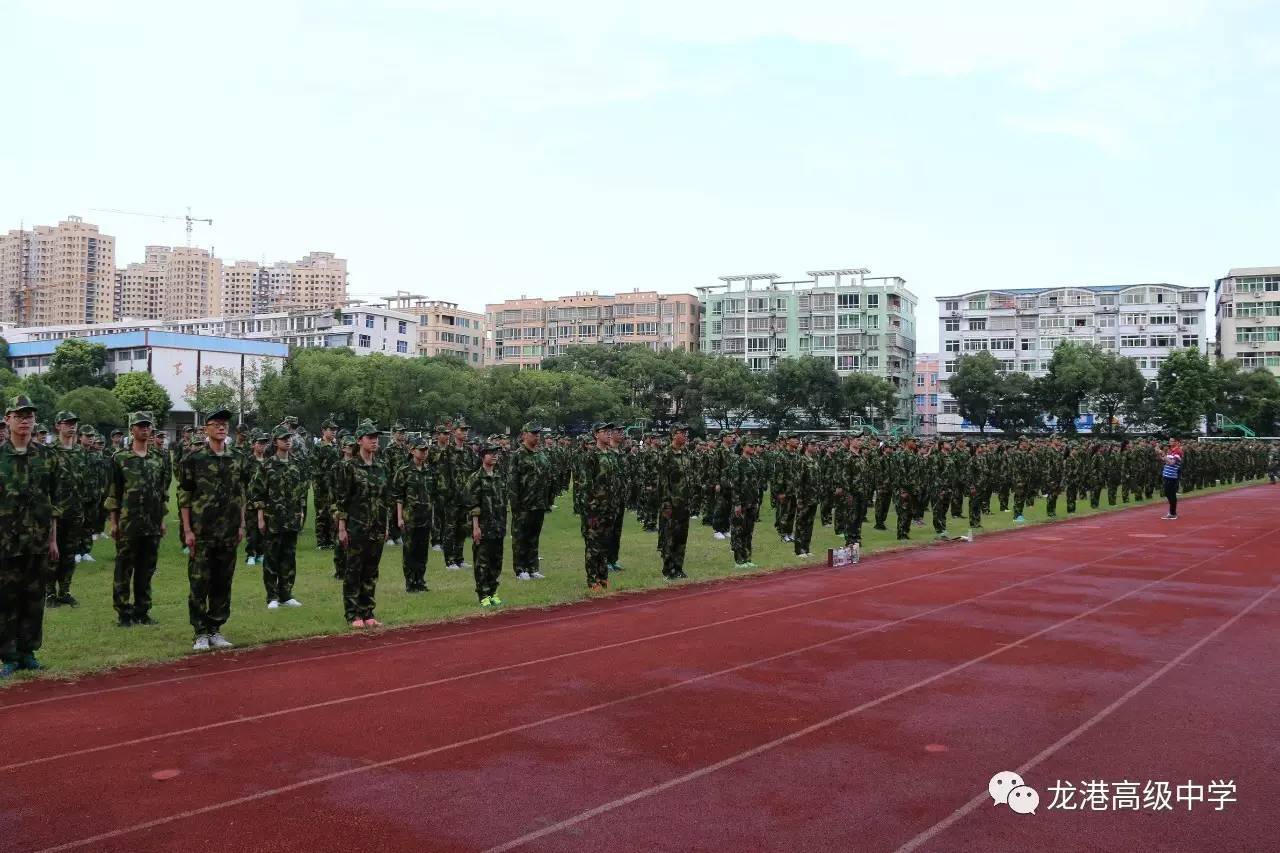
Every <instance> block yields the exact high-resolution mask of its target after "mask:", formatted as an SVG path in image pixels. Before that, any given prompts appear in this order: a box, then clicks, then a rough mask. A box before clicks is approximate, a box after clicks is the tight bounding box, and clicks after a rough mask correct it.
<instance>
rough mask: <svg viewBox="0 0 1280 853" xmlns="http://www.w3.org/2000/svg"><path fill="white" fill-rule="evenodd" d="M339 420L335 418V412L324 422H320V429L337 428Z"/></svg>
mask: <svg viewBox="0 0 1280 853" xmlns="http://www.w3.org/2000/svg"><path fill="white" fill-rule="evenodd" d="M337 428H338V422H337V421H336V420H335V419H334V417H333V414H332V413H330V415H329V417H327V418H325V419H324V423H322V424H320V429H337Z"/></svg>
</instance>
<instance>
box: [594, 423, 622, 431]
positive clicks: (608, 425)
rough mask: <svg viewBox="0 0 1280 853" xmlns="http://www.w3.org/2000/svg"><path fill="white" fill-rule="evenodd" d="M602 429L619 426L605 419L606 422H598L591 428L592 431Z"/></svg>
mask: <svg viewBox="0 0 1280 853" xmlns="http://www.w3.org/2000/svg"><path fill="white" fill-rule="evenodd" d="M602 429H617V427H616V426H615V425H614V424H612V423H611V422H609V421H604V422H602V423H598V424H596V425H595V426H594V427H592V428H591V431H592V432H599V431H600V430H602Z"/></svg>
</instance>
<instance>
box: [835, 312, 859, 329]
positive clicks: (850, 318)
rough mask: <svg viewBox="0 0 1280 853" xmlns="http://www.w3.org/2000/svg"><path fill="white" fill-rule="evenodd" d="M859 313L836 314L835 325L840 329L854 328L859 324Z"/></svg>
mask: <svg viewBox="0 0 1280 853" xmlns="http://www.w3.org/2000/svg"><path fill="white" fill-rule="evenodd" d="M861 320H862V315H861V314H838V315H836V326H837V328H840V329H856V328H858V327H859V325H860V324H861Z"/></svg>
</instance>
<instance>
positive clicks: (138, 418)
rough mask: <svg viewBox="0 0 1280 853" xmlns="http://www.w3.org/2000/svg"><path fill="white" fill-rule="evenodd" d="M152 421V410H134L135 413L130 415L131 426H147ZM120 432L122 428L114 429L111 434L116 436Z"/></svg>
mask: <svg viewBox="0 0 1280 853" xmlns="http://www.w3.org/2000/svg"><path fill="white" fill-rule="evenodd" d="M151 423H152V418H151V413H150V412H134V413H133V414H131V415H129V426H138V425H139V424H146V425H147V426H151ZM119 432H120V430H118V429H113V430H112V431H111V434H112V435H113V436H114V435H116V434H117V433H119Z"/></svg>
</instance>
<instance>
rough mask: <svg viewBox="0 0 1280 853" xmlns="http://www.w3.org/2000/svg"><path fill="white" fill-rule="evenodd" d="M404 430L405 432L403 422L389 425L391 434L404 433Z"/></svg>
mask: <svg viewBox="0 0 1280 853" xmlns="http://www.w3.org/2000/svg"><path fill="white" fill-rule="evenodd" d="M404 430H405V426H404V421H396V422H395V423H393V424H392V425H391V431H392V432H404Z"/></svg>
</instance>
